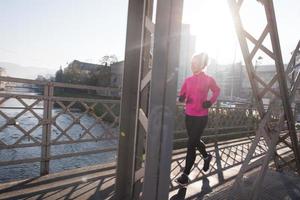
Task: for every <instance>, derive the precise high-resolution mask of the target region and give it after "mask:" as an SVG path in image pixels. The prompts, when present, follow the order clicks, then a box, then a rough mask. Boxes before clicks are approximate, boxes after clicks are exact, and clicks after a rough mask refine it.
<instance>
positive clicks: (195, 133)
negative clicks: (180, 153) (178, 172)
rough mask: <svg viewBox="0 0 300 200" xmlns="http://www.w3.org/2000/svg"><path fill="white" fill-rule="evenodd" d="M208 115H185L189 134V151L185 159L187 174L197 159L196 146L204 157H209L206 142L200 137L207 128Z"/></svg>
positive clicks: (185, 171)
mask: <svg viewBox="0 0 300 200" xmlns="http://www.w3.org/2000/svg"><path fill="white" fill-rule="evenodd" d="M207 120H208V117H207V116H203V117H202V116H201V117H197V116H189V115H186V116H185V125H186V130H187V134H188V138H189V139H188V143H187V153H186V159H185V169H184V173H185V174H187V175H188V174H190V171H191V168H192V166H193V164H194V162H195V159H196V148H197V149H198V150H199V152H200V153H201V154H202V156H203V157H207V155H208V154H207V152H206V150H205V144H204V143H203V141H201V140H200V137H201V135H202V133H203V131H204V129H205V126H206V124H207Z"/></svg>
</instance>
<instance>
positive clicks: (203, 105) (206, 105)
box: [202, 101, 212, 108]
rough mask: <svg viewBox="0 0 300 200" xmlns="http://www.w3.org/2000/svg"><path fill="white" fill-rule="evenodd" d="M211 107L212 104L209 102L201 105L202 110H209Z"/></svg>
mask: <svg viewBox="0 0 300 200" xmlns="http://www.w3.org/2000/svg"><path fill="white" fill-rule="evenodd" d="M211 105H212V103H211V102H210V101H204V102H203V104H202V107H203V108H210V107H211Z"/></svg>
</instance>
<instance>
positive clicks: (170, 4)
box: [143, 0, 183, 200]
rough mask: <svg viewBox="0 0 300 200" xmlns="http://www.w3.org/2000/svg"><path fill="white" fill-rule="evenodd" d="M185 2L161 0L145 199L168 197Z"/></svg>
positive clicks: (153, 75) (152, 82)
mask: <svg viewBox="0 0 300 200" xmlns="http://www.w3.org/2000/svg"><path fill="white" fill-rule="evenodd" d="M182 7H183V2H182V1H181V0H158V1H157V13H156V24H155V34H154V49H153V68H152V81H151V91H150V102H149V103H150V113H149V122H148V131H147V145H146V147H147V149H146V161H145V177H144V186H143V199H145V200H159V199H168V194H169V182H170V167H171V156H172V147H173V132H174V128H175V127H174V126H175V124H174V121H175V116H176V88H177V87H176V86H177V71H178V70H177V67H178V63H179V49H180V48H179V46H180V32H181V31H180V30H181V18H182Z"/></svg>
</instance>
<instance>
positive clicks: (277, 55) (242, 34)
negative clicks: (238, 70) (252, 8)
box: [228, 0, 300, 199]
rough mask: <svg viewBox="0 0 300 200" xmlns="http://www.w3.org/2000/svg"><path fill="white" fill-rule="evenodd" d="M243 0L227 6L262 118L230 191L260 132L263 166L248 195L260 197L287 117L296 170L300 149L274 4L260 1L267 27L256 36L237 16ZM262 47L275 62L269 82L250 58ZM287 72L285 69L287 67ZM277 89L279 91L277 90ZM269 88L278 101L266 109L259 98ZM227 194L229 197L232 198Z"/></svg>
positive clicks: (231, 0) (235, 188)
mask: <svg viewBox="0 0 300 200" xmlns="http://www.w3.org/2000/svg"><path fill="white" fill-rule="evenodd" d="M243 2H244V1H241V0H240V1H238V2H236V0H228V3H229V6H230V8H231V11H232V15H233V20H234V22H235V28H236V32H237V35H238V39H239V43H240V46H241V50H242V53H243V57H244V61H245V65H246V69H247V73H248V76H249V80H250V83H251V86H252V91H253V96H254V99H255V100H256V106H257V109H258V111H259V114H260V117H261V119H263V120H262V121H261V122H260V125H259V129H258V131H257V132H256V136H255V139H254V141H253V143H252V145H251V149H250V151H249V152H248V155H247V157H246V159H245V161H244V163H243V164H242V167H241V169H240V172H239V174H238V175H237V178H236V181H235V183H234V186H233V191H232V193H231V195H232V196H231V197H232V198H233V197H234V195H235V194H236V193H237V192H239V190H240V189H241V188H240V185H241V184H240V183H241V180H242V177H243V175H244V173H245V172H246V169H247V168H248V166H249V163H250V161H251V159H252V157H253V155H252V154H253V152H254V151H255V149H256V147H257V141H258V140H259V139H260V137H261V136H263V137H264V139H265V140H266V142H267V144H268V152H267V154H266V155H265V156H264V158H263V162H262V167H261V169H260V172H259V175H258V176H257V178H256V180H255V182H254V184H253V188H252V192H251V197H249V198H251V199H258V198H259V192H260V188H261V184H262V182H263V179H264V176H265V174H266V171H267V168H268V166H269V162H270V160H271V159H272V158H274V156H276V153H275V152H276V145H277V144H278V142H279V141H280V140H279V138H280V132H281V129H282V126H283V124H284V122H285V121H286V122H287V124H288V131H289V134H288V136H289V139H291V141H292V150H293V153H294V156H295V161H296V166H297V170H299V169H300V168H299V167H300V153H299V148H298V141H297V136H296V131H295V123H294V118H293V113H292V109H291V104H290V103H291V99H292V98H293V96H294V93H295V90H294V88H295V87H293V88H292V89H291V90H290V91H289V90H288V87H287V80H286V77H287V75H286V74H285V71H284V65H283V61H282V55H281V49H280V44H279V37H278V31H277V25H276V18H275V13H274V7H273V1H272V0H264V1H260V2H261V3H262V5H263V6H264V12H265V14H266V17H267V24H266V27H265V29H264V31H263V33H262V34H261V36H260V37H259V39H258V40H257V39H255V38H254V37H253V36H252V35H251V34H250V33H248V32H247V31H246V30H245V29H244V27H243V24H242V21H241V17H240V8H241V6H242V4H243ZM268 34H269V36H270V39H271V45H272V49H267V48H266V47H265V46H264V45H263V41H264V40H265V38H266V36H267V35H268ZM246 39H248V40H249V41H251V42H252V43H253V44H254V48H253V49H252V51H251V53H250V51H249V46H248V43H247V40H246ZM259 49H260V50H262V51H263V52H264V53H266V54H267V55H268V56H269V57H270V58H271V59H273V60H274V66H275V68H276V74H275V76H274V78H273V79H272V80H271V81H270V82H269V84H266V83H265V82H264V81H263V80H262V79H261V78H260V77H259V76H258V74H256V72H255V71H254V70H253V58H254V56H255V55H256V54H257V51H258V50H259ZM287 73H288V71H287ZM258 83H259V84H261V86H262V91H259V88H258V87H257V85H258ZM275 83H277V84H278V87H279V88H274V84H275ZM295 83H296V84H298V80H297V81H295ZM277 89H279V92H280V95H279V94H278V92H277V91H276V90H277ZM267 92H270V93H271V94H272V95H273V96H274V98H273V100H272V102H274V103H276V102H280V104H278V105H282V107H280V106H276V105H275V104H273V103H270V105H269V108H268V111H267V112H266V111H265V110H264V108H263V107H262V98H263V97H264V96H266V93H267ZM278 108H279V109H281V113H280V119H279V120H278V121H277V122H276V126H275V128H274V129H272V128H271V127H272V126H271V123H270V122H271V117H270V114H271V113H273V112H274V111H275V109H278ZM276 161H278V159H275V162H276ZM275 164H276V166H278V163H275ZM231 197H229V198H231Z"/></svg>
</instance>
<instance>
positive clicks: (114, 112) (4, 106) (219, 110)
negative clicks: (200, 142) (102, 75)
mask: <svg viewBox="0 0 300 200" xmlns="http://www.w3.org/2000/svg"><path fill="white" fill-rule="evenodd" d="M0 81H4V82H14V83H18V84H26V87H28V86H32V87H31V88H32V89H33V90H34V91H36V92H34V93H32V91H31V90H28V91H27V92H24V91H22V92H20V91H19V92H15V91H13V90H11V88H10V90H9V91H2V92H1V93H0V155H2V156H0V167H1V166H10V165H19V164H28V163H30V164H32V163H36V165H37V166H38V168H39V174H41V175H43V174H48V173H49V172H52V171H58V170H64V169H65V165H67V166H70V167H71V168H72V167H78V166H82V165H78V162H77V161H74V159H75V158H79V157H80V161H79V162H81V163H84V164H86V165H92V164H96V163H98V162H99V160H100V159H103V160H105V161H115V159H116V148H117V144H118V136H119V129H118V126H119V114H120V100H119V99H118V98H116V96H118V95H119V94H120V91H119V90H118V89H113V88H101V87H95V86H86V85H74V84H68V83H56V82H47V81H38V80H27V79H19V78H11V77H0ZM223 103H224V102H222V101H219V102H218V104H217V105H216V106H214V107H213V108H211V109H210V115H209V123H208V127H207V129H206V131H205V133H204V139H206V140H210V139H216V138H222V137H223V139H227V138H228V137H232V136H236V137H244V136H245V135H248V134H250V133H253V130H254V129H255V127H256V122H257V115H256V114H255V113H256V112H255V110H253V109H252V108H251V107H250V106H249V104H240V105H238V104H236V105H235V107H233V106H226V105H225V104H223ZM183 110H184V106H183V105H182V104H178V106H177V116H176V117H177V120H176V122H177V123H176V131H175V139H174V144H175V145H174V148H180V147H182V146H183V145H184V144H185V141H186V133H185V125H184V112H183ZM99 154H101V155H103V157H97V156H95V155H99ZM3 155H4V156H3ZM89 156H90V157H89ZM90 158H91V159H90ZM91 160H94V161H93V162H92V161H91ZM50 161H51V162H50ZM58 161H61V164H57V162H58ZM53 166H56V167H53ZM57 166H59V167H57ZM52 168H55V169H52ZM30 169H31V170H32V168H30ZM51 169H52V170H51Z"/></svg>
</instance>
